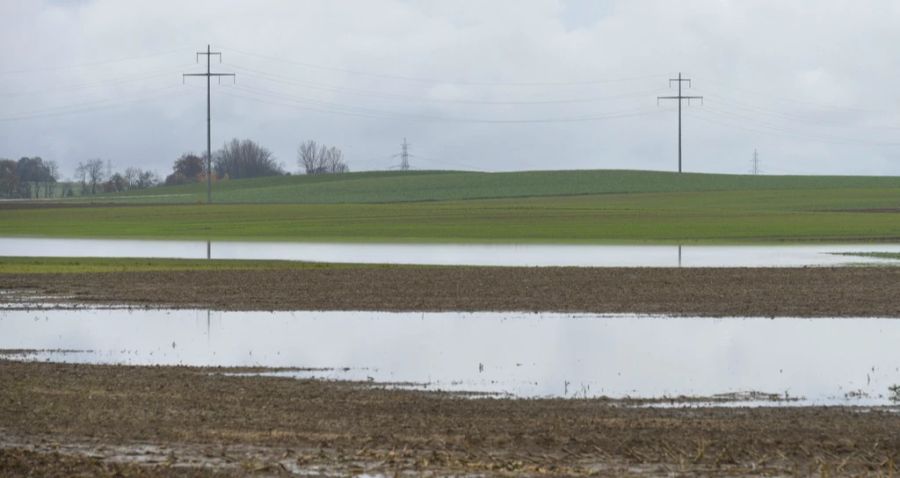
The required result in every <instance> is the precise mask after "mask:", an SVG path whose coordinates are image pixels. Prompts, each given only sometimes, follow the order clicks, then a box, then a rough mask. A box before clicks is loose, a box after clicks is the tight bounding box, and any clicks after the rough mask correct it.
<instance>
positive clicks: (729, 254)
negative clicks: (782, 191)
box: [0, 238, 900, 267]
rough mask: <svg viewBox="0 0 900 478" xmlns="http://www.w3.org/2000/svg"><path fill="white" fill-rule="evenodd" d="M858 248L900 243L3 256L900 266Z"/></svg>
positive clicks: (174, 249)
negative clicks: (861, 255)
mask: <svg viewBox="0 0 900 478" xmlns="http://www.w3.org/2000/svg"><path fill="white" fill-rule="evenodd" d="M850 252H897V253H900V244H879V245H872V244H867V245H847V244H841V245H828V244H815V245H762V246H694V245H692V246H592V245H539V244H535V245H510V244H496V245H488V244H325V243H284V242H280V243H279V242H273V243H270V242H228V241H223V242H210V243H207V242H205V241H144V240H106V239H103V240H95V239H41V238H0V256H30V257H138V258H144V257H147V258H151V257H152V258H174V259H204V258H212V259H274V260H292V261H309V262H334V263H364V264H429V265H474V266H477V265H482V266H583V267H803V266H827V265H844V264H892V263H894V264H896V263H898V261H896V260H891V259H883V258H876V257H855V256H843V255H839V254H842V253H850Z"/></svg>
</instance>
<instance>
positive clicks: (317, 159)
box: [165, 138, 350, 185]
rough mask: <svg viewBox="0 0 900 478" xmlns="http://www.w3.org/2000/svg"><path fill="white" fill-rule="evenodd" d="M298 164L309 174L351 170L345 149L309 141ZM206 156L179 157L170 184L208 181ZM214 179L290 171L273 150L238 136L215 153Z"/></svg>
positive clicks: (277, 174)
mask: <svg viewBox="0 0 900 478" xmlns="http://www.w3.org/2000/svg"><path fill="white" fill-rule="evenodd" d="M297 163H298V164H299V165H300V168H301V169H302V170H303V172H305V173H306V174H336V173H346V172H349V171H350V167H349V166H348V165H347V163H346V161H344V155H343V152H341V150H340V149H338V148H336V147H334V146H332V147H329V146H326V145H320V144H318V143H316V142H315V141H312V140H310V141H305V142H303V143H301V144H300V147H299V148H298V149H297ZM207 168H208V167H207V161H206V155H205V154H204V155H202V156H200V155H197V154H194V153H185V154H183V155H181V157H179V158H178V159H176V160H175V163H174V164H173V165H172V174H170V175H168V176H167V177H166V181H165V183H166V184H167V185H175V184H184V183H190V182H198V181H206V178H207ZM212 170H213V176H212V177H213V179H216V180H223V179H245V178H256V177H262V176H280V175H285V174H290V173H289V172H286V171H285V169H284V167H283V166H282V165H281V164H280V163H279V162H278V161H277V160H276V159H275V156H274V155H273V154H272V152H271V151H269V150H268V149H266V148H265V147H263V146H260V145H259V144H258V143H256V142H255V141H253V140H249V139H244V140H239V139H237V138H235V139H232V140H231V141H229V142H227V143H225V144H224V145H223V146H222V148H220V149H219V150H217V151H215V152H214V153H213V156H212Z"/></svg>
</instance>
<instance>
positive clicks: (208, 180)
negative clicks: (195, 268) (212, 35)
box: [181, 45, 235, 204]
mask: <svg viewBox="0 0 900 478" xmlns="http://www.w3.org/2000/svg"><path fill="white" fill-rule="evenodd" d="M200 55H206V73H183V74H182V75H181V78H182V81H183V80H184V77H186V76H205V77H206V202H207V204H209V203H212V119H211V117H212V109H211V108H210V95H209V84H210V79H211V78H212V77H214V76H216V77H218V78H219V82H221V81H222V77H223V76H230V77H232V78H234V77H235V75H234V73H212V72H211V71H210V69H209V67H210V58H211V57H212V56H213V55H218V56H219V63H222V52H219V51H210V48H209V45H206V51H198V52H197V62H198V63H199V62H200Z"/></svg>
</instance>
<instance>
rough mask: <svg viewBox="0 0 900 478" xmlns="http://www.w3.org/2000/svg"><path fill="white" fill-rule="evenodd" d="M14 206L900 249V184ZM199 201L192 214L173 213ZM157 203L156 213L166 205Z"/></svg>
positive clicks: (410, 228)
mask: <svg viewBox="0 0 900 478" xmlns="http://www.w3.org/2000/svg"><path fill="white" fill-rule="evenodd" d="M202 191H203V187H202V185H190V186H179V187H171V188H164V187H161V188H156V189H152V190H149V191H141V192H140V194H138V193H134V194H120V195H114V196H99V197H96V198H94V200H96V201H103V202H119V201H128V202H135V203H142V202H143V203H148V204H143V205H137V204H136V205H134V206H131V207H127V206H126V207H123V206H105V205H99V204H98V205H94V206H91V207H59V208H55V207H54V208H37V209H28V208H16V207H3V208H0V236H49V237H120V238H165V239H234V240H284V241H344V242H367V241H379V242H485V243H491V242H494V243H496V242H530V243H682V242H684V243H689V242H698V243H701V242H702V243H750V242H784V241H831V242H871V241H891V242H898V241H900V178H895V177H884V178H880V177H825V176H823V177H819V176H806V177H801V176H781V177H770V176H728V175H703V174H684V175H677V174H672V173H659V172H638V171H566V172H524V173H494V174H487V173H452V172H414V173H356V174H346V175H335V176H317V177H300V176H298V177H278V178H264V179H254V180H245V181H225V182H222V183H220V184H218V185H216V189H215V192H214V194H215V199H216V200H219V201H221V202H225V201H228V202H231V203H230V204H222V203H218V204H213V205H204V204H196V199H197V198H198V197H202V196H203V195H205V193H204V192H202ZM186 197H187V198H189V199H190V200H185V201H184V202H187V203H188V204H180V205H179V204H159V203H166V202H178V201H176V199H178V198H181V199H184V198H186ZM154 203H155V204H154Z"/></svg>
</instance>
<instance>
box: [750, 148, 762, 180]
mask: <svg viewBox="0 0 900 478" xmlns="http://www.w3.org/2000/svg"><path fill="white" fill-rule="evenodd" d="M751 164H752V165H753V167H752V168H751V169H750V173H751V174H753V175H754V176H756V175H758V174H759V172H760V171H759V153H758V152H757V151H756V149H754V150H753V160H752V161H751Z"/></svg>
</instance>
